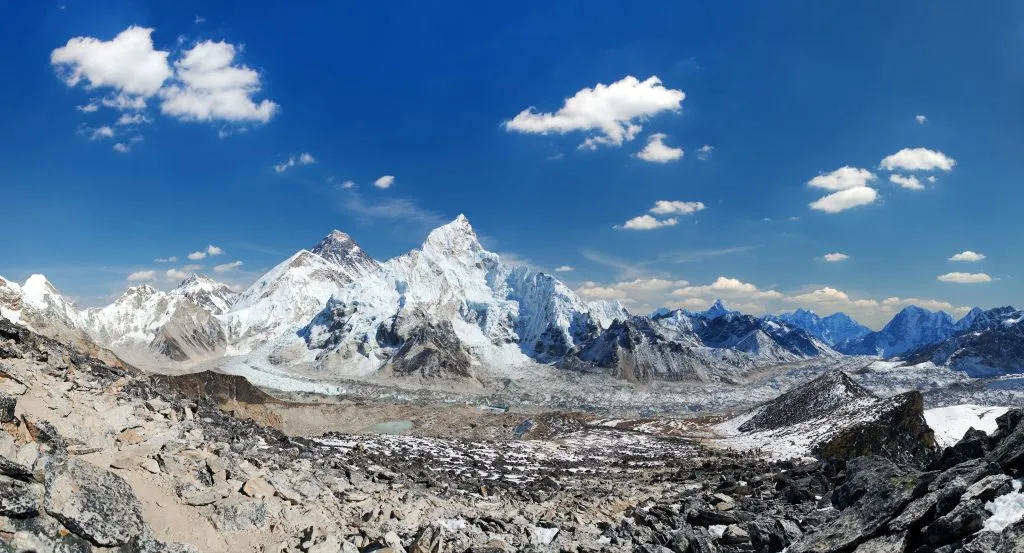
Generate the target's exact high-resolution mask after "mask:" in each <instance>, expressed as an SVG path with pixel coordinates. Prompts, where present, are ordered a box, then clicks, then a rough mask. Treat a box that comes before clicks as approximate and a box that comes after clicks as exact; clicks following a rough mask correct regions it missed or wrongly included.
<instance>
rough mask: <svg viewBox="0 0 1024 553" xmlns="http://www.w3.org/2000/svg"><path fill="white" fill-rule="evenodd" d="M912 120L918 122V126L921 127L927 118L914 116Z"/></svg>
mask: <svg viewBox="0 0 1024 553" xmlns="http://www.w3.org/2000/svg"><path fill="white" fill-rule="evenodd" d="M914 120H915V121H917V122H918V124H921V125H923V124H924V122H925V121H927V120H928V118H927V117H925V116H924V115H915V116H914Z"/></svg>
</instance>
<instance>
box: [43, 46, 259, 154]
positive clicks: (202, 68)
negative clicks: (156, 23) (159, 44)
mask: <svg viewBox="0 0 1024 553" xmlns="http://www.w3.org/2000/svg"><path fill="white" fill-rule="evenodd" d="M152 34H153V29H149V28H143V27H137V26H132V27H129V28H128V29H125V30H124V31H122V32H121V33H119V34H118V35H117V36H116V37H114V38H113V39H111V40H106V41H105V40H100V39H98V38H94V37H76V38H72V39H71V40H69V41H68V42H67V44H66V45H64V46H62V47H60V48H57V49H55V50H53V52H51V54H50V62H51V64H52V65H53V67H54V68H55V69H56V70H57V74H58V76H59V77H60V78H61V79H63V80H64V82H65V83H67V85H68V86H72V87H74V86H78V85H79V84H83V85H84V86H85V88H86V89H89V90H93V89H100V88H106V89H112V91H113V92H112V93H111V94H109V95H108V96H106V97H104V98H102V99H100V100H97V99H95V98H94V99H92V100H91V101H90V103H88V104H86V105H84V106H79V107H78V109H79V110H80V111H83V112H86V113H91V112H94V111H96V110H98V109H99V106H100V105H102V106H104V107H108V108H112V109H116V110H120V111H129V110H132V111H142V110H144V109H146V100H147V99H148V98H158V99H159V101H160V111H161V112H162V113H164V114H165V115H169V116H172V117H175V118H177V119H179V120H182V121H226V122H230V123H266V122H267V121H269V120H270V118H271V117H273V116H274V115H275V114H276V113H277V112H278V111H279V106H278V105H277V104H276V103H274V102H273V101H271V100H267V99H263V100H261V101H258V102H257V101H256V100H255V99H254V96H255V95H256V94H257V93H259V92H260V90H261V77H260V74H259V73H258V72H257V71H256V70H254V69H252V68H250V67H248V66H246V65H242V64H240V63H238V62H237V61H236V57H237V54H238V52H239V51H240V48H238V47H236V46H235V45H233V44H230V43H227V42H224V41H220V42H215V41H212V40H206V41H203V42H200V43H198V44H196V45H194V46H193V47H192V48H190V49H188V50H185V51H183V52H182V53H181V55H180V56H177V57H178V59H177V60H176V61H174V63H173V64H172V63H170V60H169V58H170V56H171V53H170V52H168V51H164V50H157V49H155V47H154V45H153V39H152ZM97 102H98V103H97ZM140 122H145V121H144V120H138V121H135V122H134V123H140ZM227 134H230V133H227ZM221 135H222V136H224V135H225V132H224V131H223V129H222V131H221Z"/></svg>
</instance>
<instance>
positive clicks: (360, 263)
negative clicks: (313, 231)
mask: <svg viewBox="0 0 1024 553" xmlns="http://www.w3.org/2000/svg"><path fill="white" fill-rule="evenodd" d="M310 251H311V252H312V253H314V254H316V255H318V256H320V257H322V258H323V259H325V260H327V261H329V262H331V263H334V264H335V265H337V266H339V267H341V268H342V269H344V270H345V271H346V272H347V273H349V274H350V276H352V277H357V276H359V275H360V274H362V273H366V272H369V271H375V270H377V267H378V264H377V262H376V261H374V260H373V258H371V257H370V256H369V255H367V254H366V252H364V251H363V249H362V248H360V247H359V244H356V242H355V240H353V239H352V237H351V236H349V235H348V234H345V233H344V232H341V231H340V230H333V231H331V233H330V234H328V235H327V236H325V237H324V238H323V240H320V242H319V243H317V245H316V246H314V247H313V249H312V250H310Z"/></svg>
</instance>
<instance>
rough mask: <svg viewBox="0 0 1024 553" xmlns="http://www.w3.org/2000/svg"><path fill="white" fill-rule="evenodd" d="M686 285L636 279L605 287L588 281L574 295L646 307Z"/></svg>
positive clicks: (677, 281) (674, 281) (666, 280)
mask: <svg viewBox="0 0 1024 553" xmlns="http://www.w3.org/2000/svg"><path fill="white" fill-rule="evenodd" d="M688 284H689V283H688V282H686V281H685V280H669V279H663V278H638V279H634V280H628V281H623V282H616V283H612V284H607V285H605V284H598V283H596V282H590V281H588V282H584V283H583V285H582V286H580V287H579V288H577V289H576V293H578V294H579V295H580V296H581V297H583V298H586V299H595V300H613V299H614V300H621V301H623V302H628V303H631V304H633V305H647V304H653V303H657V302H660V301H661V300H662V299H663V297H664V296H665V294H666V293H668V292H669V291H670V290H672V289H674V288H679V287H682V286H687V285H688Z"/></svg>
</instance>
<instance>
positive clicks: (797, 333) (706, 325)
mask: <svg viewBox="0 0 1024 553" xmlns="http://www.w3.org/2000/svg"><path fill="white" fill-rule="evenodd" d="M0 315H2V316H4V317H6V318H8V319H11V320H13V321H15V322H19V323H20V324H24V325H26V326H29V327H31V328H33V329H35V330H37V331H39V332H43V333H48V334H51V335H59V336H61V337H64V338H68V339H72V340H74V341H75V342H76V343H79V344H89V345H91V346H92V347H93V348H94V349H96V350H101V349H105V350H109V351H111V352H113V354H116V356H117V357H120V358H121V359H123V360H125V361H127V362H129V363H132V364H135V365H138V366H141V367H145V368H152V369H156V370H161V369H167V370H184V369H187V368H189V367H193V366H202V367H204V368H211V367H212V368H217V367H223V366H228V365H230V366H233V367H236V369H235V371H236V372H237V370H238V369H237V368H238V367H241V368H242V370H258V371H266V372H272V373H275V374H278V375H282V376H285V377H287V376H289V375H302V376H303V377H305V378H313V379H323V380H330V379H333V378H353V377H355V378H363V377H382V378H389V377H397V376H402V377H407V376H414V377H420V378H431V379H435V378H440V379H473V378H477V377H479V376H481V375H486V374H489V375H492V376H503V375H504V376H507V375H509V373H510V372H514V371H515V370H516V368H517V367H520V366H523V365H529V364H546V365H553V366H555V367H558V368H560V369H563V370H572V371H580V372H597V373H602V374H609V375H612V376H615V377H618V378H623V379H626V380H630V381H638V382H645V381H650V380H660V379H664V380H694V381H711V380H719V379H729V378H731V377H732V376H736V375H741V374H742V373H743V372H744V371H747V370H752V369H755V368H758V367H765V366H769V365H777V364H782V363H793V362H798V361H802V360H807V359H813V358H831V357H838V356H841V355H842V354H866V355H882V356H892V355H904V354H907V353H910V352H916V351H918V350H921V348H924V347H928V346H933V345H935V344H938V343H940V342H942V341H944V340H948V339H950V338H952V337H953V336H955V335H956V333H957V332H958V331H961V330H963V331H966V329H967V328H968V327H972V326H971V324H970V323H971V321H974V320H975V319H978V320H981V319H983V318H984V317H985V316H986V315H985V312H981V311H980V310H979V311H978V312H972V313H971V314H969V315H968V316H967V317H965V318H964V319H963V320H962V321H961V322H960V323H954V322H953V321H952V319H951V318H949V316H948V315H945V314H933V313H930V312H927V311H924V310H921V309H918V308H907V309H905V310H904V311H903V312H901V313H900V314H899V315H897V316H896V317H895V318H894V319H893V321H892V322H890V323H889V324H888V325H886V327H885V328H883V329H882V330H881V331H879V332H871V331H870V330H869V329H867V328H866V327H863V326H861V325H859V324H857V323H856V322H855V321H853V320H852V319H850V318H849V317H847V316H845V315H843V314H835V315H830V316H829V317H824V318H821V317H818V316H817V315H815V314H813V313H811V312H809V311H804V310H798V311H796V312H794V313H790V314H782V315H776V316H765V317H753V316H750V315H745V314H742V313H739V312H736V311H730V310H728V309H727V308H726V307H725V306H724V305H723V304H722V303H721V302H716V303H715V305H713V306H712V307H711V308H710V309H709V310H707V311H704V312H698V313H694V312H688V311H680V310H677V311H668V310H659V311H658V312H656V313H654V314H652V315H650V316H645V315H634V314H631V313H629V312H627V310H626V309H625V308H624V307H623V306H622V305H621V304H619V303H618V302H608V301H601V302H586V301H584V300H582V299H581V298H580V297H579V296H577V295H576V294H575V293H574V292H573V291H572V290H571V289H570V288H569V287H567V286H566V285H565V284H564V283H562V282H560V281H559V280H557V279H556V278H555V277H553V276H552V275H548V274H545V273H542V272H537V271H534V270H533V269H531V268H528V267H522V266H515V265H510V264H507V263H504V262H503V261H502V260H501V258H500V257H499V256H498V255H497V254H495V253H492V252H489V251H487V250H486V249H484V248H483V246H482V245H481V244H480V242H479V240H478V239H477V236H476V234H475V232H474V231H473V228H472V226H471V225H470V223H469V221H468V220H467V219H466V218H465V217H464V216H461V215H460V216H459V217H458V218H456V219H455V220H454V221H452V222H451V223H449V224H446V225H444V226H441V227H439V228H437V229H435V230H433V231H432V232H431V233H430V234H429V235H428V236H427V238H426V240H425V241H424V242H423V244H422V245H421V246H420V247H419V248H417V249H414V250H412V251H410V252H408V253H406V254H403V255H400V256H398V257H395V258H393V259H390V260H387V261H383V262H379V261H377V260H374V259H373V258H371V257H370V256H369V255H367V254H366V253H365V252H364V251H363V250H362V249H361V248H360V247H359V246H358V245H357V244H356V243H355V241H354V240H353V239H352V238H351V237H350V236H348V235H347V234H345V233H343V232H340V231H333V232H332V233H330V234H329V235H327V236H326V237H325V238H323V240H321V241H320V242H319V243H318V244H316V245H315V246H314V247H313V248H311V249H309V250H300V251H298V252H296V253H295V254H294V255H292V256H291V257H289V258H288V259H286V260H284V261H282V262H281V263H280V264H278V265H277V266H276V267H274V268H272V269H270V270H269V271H268V272H267V273H266V274H264V275H263V276H261V277H260V278H259V279H257V280H256V282H254V283H253V284H252V285H251V286H250V287H249V288H248V289H246V290H243V291H241V292H237V293H236V292H235V291H232V290H231V289H230V288H228V287H227V286H225V285H224V284H221V283H218V282H216V281H214V280H212V279H210V278H208V277H205V276H202V275H192V276H190V277H189V278H187V279H186V280H185V281H183V282H182V283H181V284H180V285H179V286H178V287H176V288H174V289H172V290H170V291H161V290H157V289H155V288H153V287H151V286H148V285H141V286H133V287H131V288H129V289H128V290H127V291H126V292H125V293H124V294H123V295H122V296H121V297H119V298H117V299H116V300H115V301H114V302H113V303H111V304H110V305H107V306H105V307H101V308H91V309H86V310H78V309H77V308H75V306H74V305H73V304H72V303H71V302H70V301H68V300H67V299H66V298H64V297H63V296H62V295H61V294H60V293H59V292H58V291H57V289H56V288H55V287H54V286H53V285H52V284H50V283H49V282H48V281H47V280H46V278H45V277H43V276H41V275H33V276H32V277H30V278H29V279H28V280H27V281H26V282H25V284H24V285H20V286H19V285H18V284H16V283H13V282H8V281H5V280H0ZM968 318H970V320H969V319H968ZM978 324H980V323H978ZM972 328H973V327H972ZM936 355H938V354H936ZM997 356H998V355H997ZM940 357H941V356H940Z"/></svg>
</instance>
